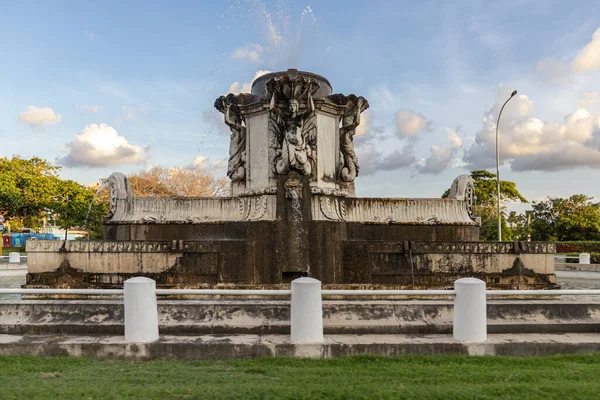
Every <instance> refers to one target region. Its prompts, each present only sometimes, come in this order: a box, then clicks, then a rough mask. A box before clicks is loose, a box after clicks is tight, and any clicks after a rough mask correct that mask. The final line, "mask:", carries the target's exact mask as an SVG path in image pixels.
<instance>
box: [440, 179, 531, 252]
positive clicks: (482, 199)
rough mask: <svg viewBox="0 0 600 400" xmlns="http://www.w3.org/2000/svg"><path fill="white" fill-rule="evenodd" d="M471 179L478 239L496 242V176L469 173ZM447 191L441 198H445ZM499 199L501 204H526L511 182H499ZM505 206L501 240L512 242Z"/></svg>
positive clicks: (501, 225)
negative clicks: (478, 223)
mask: <svg viewBox="0 0 600 400" xmlns="http://www.w3.org/2000/svg"><path fill="white" fill-rule="evenodd" d="M471 177H472V178H473V181H474V184H475V197H476V201H475V207H474V212H475V216H478V217H480V218H481V229H480V231H479V237H480V238H481V240H489V241H491V240H498V207H497V198H498V196H497V187H496V174H494V173H491V172H489V171H486V170H475V171H471ZM448 193H449V190H447V191H446V192H445V193H444V194H443V195H442V197H447V196H448ZM500 199H501V201H502V202H504V203H506V202H521V203H528V201H527V199H526V198H525V197H524V196H523V195H522V194H521V193H520V192H519V191H518V190H517V184H516V183H515V182H511V181H502V180H501V181H500ZM504 210H506V207H505V206H502V210H501V222H500V227H501V230H502V240H504V241H511V240H514V237H513V236H514V235H513V230H512V229H511V227H510V226H509V225H508V224H507V220H506V217H505V215H504V214H505V212H504Z"/></svg>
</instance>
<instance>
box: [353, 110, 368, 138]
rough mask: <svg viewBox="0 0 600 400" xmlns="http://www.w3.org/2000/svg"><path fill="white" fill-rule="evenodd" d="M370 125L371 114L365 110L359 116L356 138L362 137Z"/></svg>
mask: <svg viewBox="0 0 600 400" xmlns="http://www.w3.org/2000/svg"><path fill="white" fill-rule="evenodd" d="M370 123H371V113H370V111H369V110H365V111H364V112H363V113H362V114H361V115H360V124H359V125H358V126H357V127H356V134H355V135H356V136H358V137H360V136H364V135H365V134H366V133H367V130H368V129H369V125H370Z"/></svg>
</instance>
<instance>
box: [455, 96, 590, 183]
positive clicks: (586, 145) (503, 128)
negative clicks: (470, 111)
mask: <svg viewBox="0 0 600 400" xmlns="http://www.w3.org/2000/svg"><path fill="white" fill-rule="evenodd" d="M509 95H510V89H508V88H501V89H500V90H499V97H498V99H497V100H496V104H495V105H494V107H492V108H491V109H490V110H488V111H487V112H486V114H485V116H484V118H483V127H482V129H481V130H480V131H479V132H478V133H477V136H476V142H475V143H474V144H473V145H472V146H471V148H470V149H468V151H467V152H466V154H465V161H466V162H467V163H468V164H469V166H470V167H471V168H489V167H491V166H493V165H495V157H496V156H495V154H496V153H495V152H496V150H495V140H496V120H497V117H498V112H499V109H500V107H501V105H502V103H503V102H504V101H505V100H506V99H507V98H508V96H509ZM531 110H532V102H531V101H530V100H529V98H528V97H527V96H524V95H519V96H516V98H515V99H513V100H511V102H510V103H508V104H507V106H506V108H505V109H504V112H503V113H502V120H501V123H500V129H499V137H500V158H501V163H508V164H510V165H511V169H513V170H515V171H523V170H539V171H558V170H565V169H571V168H576V167H581V166H587V167H593V168H600V113H592V112H590V111H588V110H587V109H585V108H578V109H576V110H575V111H574V112H572V113H571V114H568V115H566V116H565V117H564V119H563V121H562V122H555V121H546V122H544V121H542V120H541V119H539V118H536V117H535V116H532V115H530V112H531Z"/></svg>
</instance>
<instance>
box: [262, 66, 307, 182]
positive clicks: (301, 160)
mask: <svg viewBox="0 0 600 400" xmlns="http://www.w3.org/2000/svg"><path fill="white" fill-rule="evenodd" d="M266 86H267V91H268V93H269V95H270V97H271V100H270V103H269V147H270V149H269V155H270V161H271V168H272V172H273V173H274V174H280V175H285V174H287V173H288V172H289V171H290V170H296V171H298V172H300V174H302V175H307V176H310V175H312V173H313V171H314V170H315V165H316V151H317V145H316V144H317V140H316V139H317V125H316V114H315V104H314V100H313V94H314V93H315V92H316V91H317V90H318V89H319V84H318V83H317V82H315V81H314V80H313V79H311V78H309V79H306V78H304V77H301V76H295V77H294V76H292V75H285V76H280V77H278V78H271V79H270V80H269V81H268V82H267V84H266Z"/></svg>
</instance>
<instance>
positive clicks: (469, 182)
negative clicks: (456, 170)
mask: <svg viewBox="0 0 600 400" xmlns="http://www.w3.org/2000/svg"><path fill="white" fill-rule="evenodd" d="M448 198H449V199H456V200H461V201H466V202H467V211H468V212H469V217H471V218H473V207H474V206H475V200H476V199H475V182H474V181H473V178H472V177H471V175H468V174H465V175H459V176H457V177H456V179H454V181H453V182H452V186H450V192H449V193H448Z"/></svg>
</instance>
